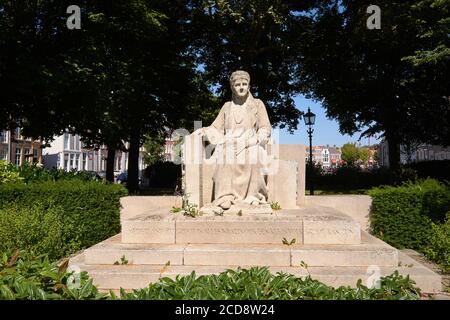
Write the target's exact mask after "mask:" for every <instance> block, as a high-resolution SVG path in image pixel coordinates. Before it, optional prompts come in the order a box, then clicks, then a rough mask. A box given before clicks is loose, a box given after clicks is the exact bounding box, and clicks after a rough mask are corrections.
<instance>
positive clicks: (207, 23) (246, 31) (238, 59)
mask: <svg viewBox="0 0 450 320" xmlns="http://www.w3.org/2000/svg"><path fill="white" fill-rule="evenodd" d="M314 2H315V1H269V0H251V1H234V0H214V1H210V0H196V1H191V3H192V6H191V8H192V10H191V12H192V25H191V32H190V34H191V36H192V37H193V38H192V44H193V46H194V47H195V48H197V51H198V63H199V64H200V65H201V66H202V67H203V69H204V71H203V77H204V78H205V79H206V80H207V81H208V82H209V84H210V85H211V87H213V88H214V89H215V92H216V93H217V94H218V96H219V99H220V103H224V102H225V101H226V100H229V97H230V95H231V92H230V88H229V76H230V74H231V73H232V72H233V71H235V70H236V69H243V70H246V71H248V72H249V73H250V75H251V77H252V78H251V81H250V82H251V86H252V93H253V94H254V95H256V96H257V97H258V98H260V99H262V100H263V101H264V102H265V104H266V106H267V109H268V113H269V117H270V120H271V123H272V124H273V125H277V124H280V127H285V126H287V128H288V130H289V131H292V130H294V129H296V128H297V125H298V121H299V119H300V116H301V112H300V111H299V110H298V109H297V108H296V107H295V105H294V100H293V96H294V95H295V94H296V93H298V92H299V88H298V87H296V86H295V85H294V83H293V81H292V79H293V75H294V72H295V70H296V68H297V64H298V60H297V51H298V48H299V44H300V41H301V39H300V33H301V31H302V30H303V25H304V20H305V18H304V17H302V16H300V15H298V12H300V11H305V10H307V9H310V8H311V7H312V5H313V4H314Z"/></svg>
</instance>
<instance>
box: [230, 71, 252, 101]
mask: <svg viewBox="0 0 450 320" xmlns="http://www.w3.org/2000/svg"><path fill="white" fill-rule="evenodd" d="M230 85H231V90H232V91H233V95H234V96H236V97H238V98H241V99H242V98H245V97H246V96H247V94H248V93H249V89H250V75H249V74H248V72H245V71H242V70H238V71H235V72H233V73H232V74H231V77H230Z"/></svg>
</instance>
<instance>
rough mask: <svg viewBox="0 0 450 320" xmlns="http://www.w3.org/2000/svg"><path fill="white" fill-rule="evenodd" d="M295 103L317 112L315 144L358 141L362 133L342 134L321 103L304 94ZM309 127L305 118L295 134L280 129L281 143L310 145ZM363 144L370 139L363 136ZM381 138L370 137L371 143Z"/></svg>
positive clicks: (302, 109) (299, 106)
mask: <svg viewBox="0 0 450 320" xmlns="http://www.w3.org/2000/svg"><path fill="white" fill-rule="evenodd" d="M294 101H295V105H296V106H297V108H298V109H300V110H301V111H305V112H306V111H307V110H308V107H310V108H311V111H312V112H313V113H315V114H316V123H315V125H314V133H313V145H314V146H316V145H327V144H329V145H331V146H332V145H336V146H338V147H340V146H342V145H343V144H345V143H347V142H357V141H358V138H359V135H360V133H355V134H354V135H353V136H349V135H342V134H341V133H340V132H339V125H338V123H337V122H336V121H335V120H329V119H327V117H326V115H325V110H324V109H323V108H322V105H321V104H320V103H317V102H314V101H313V100H310V99H306V98H305V97H304V96H303V95H299V96H297V97H295V98H294ZM306 130H307V128H306V127H305V123H304V121H303V119H302V120H301V123H300V125H299V126H298V130H296V131H295V132H294V134H289V132H288V131H287V130H286V129H282V130H280V143H282V144H297V143H298V144H304V145H309V138H308V134H307V132H306ZM359 142H360V143H361V145H368V144H369V140H368V139H367V138H363V139H361V140H360V141H359ZM378 142H379V139H376V138H375V137H372V138H370V144H375V143H378Z"/></svg>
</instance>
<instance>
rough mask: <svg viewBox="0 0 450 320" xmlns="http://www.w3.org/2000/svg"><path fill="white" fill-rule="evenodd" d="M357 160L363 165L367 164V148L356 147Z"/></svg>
mask: <svg viewBox="0 0 450 320" xmlns="http://www.w3.org/2000/svg"><path fill="white" fill-rule="evenodd" d="M358 158H359V159H358V160H360V161H361V162H362V163H363V164H364V165H367V162H368V161H369V149H367V148H359V149H358Z"/></svg>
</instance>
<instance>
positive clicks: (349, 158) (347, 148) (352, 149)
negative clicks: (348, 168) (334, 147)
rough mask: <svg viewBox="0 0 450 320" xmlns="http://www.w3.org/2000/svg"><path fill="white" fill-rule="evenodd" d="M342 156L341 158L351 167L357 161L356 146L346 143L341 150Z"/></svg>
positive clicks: (357, 151) (357, 152)
mask: <svg viewBox="0 0 450 320" xmlns="http://www.w3.org/2000/svg"><path fill="white" fill-rule="evenodd" d="M341 151H342V155H341V158H342V160H344V161H345V162H346V163H347V164H349V165H353V164H355V163H356V161H358V160H359V150H358V147H357V146H356V144H354V143H346V144H344V145H343V146H342V148H341Z"/></svg>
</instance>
